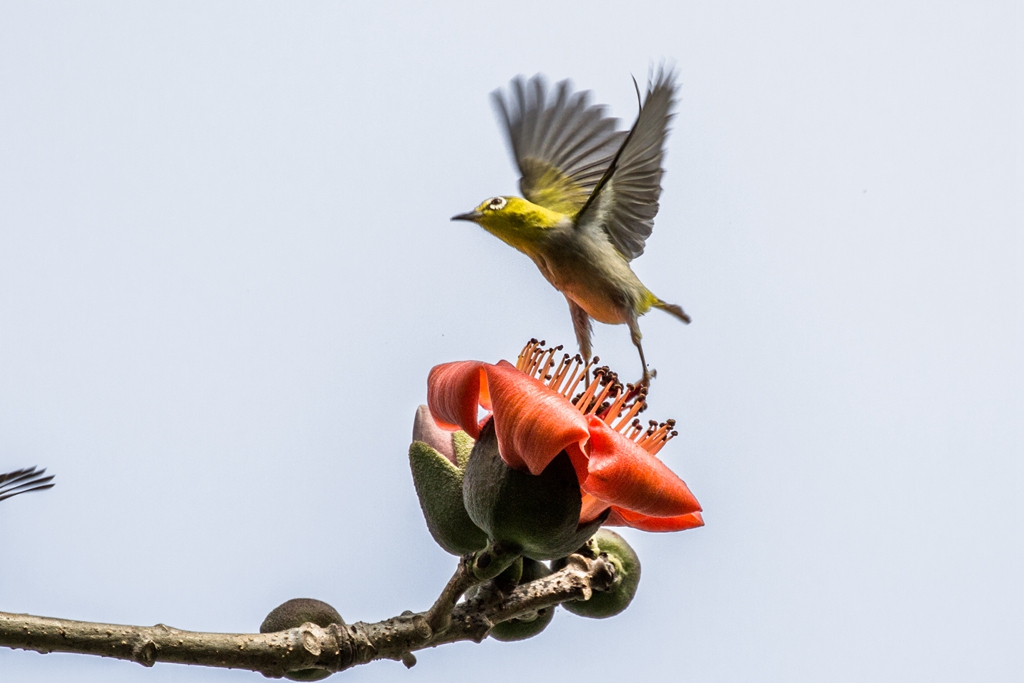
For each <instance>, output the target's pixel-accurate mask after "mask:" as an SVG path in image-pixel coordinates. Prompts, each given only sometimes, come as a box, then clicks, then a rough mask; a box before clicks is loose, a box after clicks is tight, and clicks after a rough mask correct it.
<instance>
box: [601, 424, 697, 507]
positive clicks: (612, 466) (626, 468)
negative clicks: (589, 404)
mask: <svg viewBox="0 0 1024 683" xmlns="http://www.w3.org/2000/svg"><path fill="white" fill-rule="evenodd" d="M589 424H590V444H589V446H590V448H589V450H590V463H589V465H588V470H589V475H588V476H587V479H586V481H584V482H582V487H583V490H584V491H586V492H587V493H590V494H593V495H595V496H597V497H598V498H600V499H601V500H605V501H607V502H609V503H611V504H612V505H615V506H618V507H621V508H624V509H626V510H631V511H633V512H639V513H641V514H644V515H650V516H652V517H677V516H679V515H685V514H688V513H691V512H698V511H699V510H700V503H698V502H697V499H696V498H694V497H693V494H692V493H690V489H689V488H687V486H686V483H685V482H684V481H683V480H682V479H680V478H679V477H678V476H676V474H675V473H674V472H673V471H672V470H670V469H669V468H668V467H666V466H665V464H664V463H662V462H661V461H660V460H658V459H657V458H656V457H654V456H653V455H651V454H650V453H648V452H647V451H645V450H644V449H642V448H640V447H639V446H637V445H636V444H635V443H634V442H633V441H631V440H629V439H627V438H626V437H624V436H622V435H621V434H619V433H618V432H616V431H615V430H614V429H612V428H611V427H609V426H608V425H606V424H605V423H604V422H603V421H602V420H601V419H600V418H597V417H594V416H593V415H591V416H590V420H589Z"/></svg>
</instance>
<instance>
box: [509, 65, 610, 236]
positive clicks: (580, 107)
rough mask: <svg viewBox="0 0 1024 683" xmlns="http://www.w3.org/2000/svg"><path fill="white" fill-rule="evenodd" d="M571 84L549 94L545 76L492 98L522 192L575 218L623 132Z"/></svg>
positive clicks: (517, 81)
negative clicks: (502, 126)
mask: <svg viewBox="0 0 1024 683" xmlns="http://www.w3.org/2000/svg"><path fill="white" fill-rule="evenodd" d="M571 90H572V85H571V84H570V83H569V81H561V82H559V83H558V84H556V85H555V87H554V88H553V89H549V88H548V86H547V83H546V81H545V79H544V77H543V76H541V75H540V74H537V75H536V76H534V77H533V78H531V79H530V80H528V81H527V80H525V79H524V78H523V77H522V76H517V77H516V78H514V79H512V82H511V83H510V84H509V87H508V90H507V91H506V92H503V91H501V90H495V91H494V92H493V93H491V98H492V100H493V101H494V105H495V108H496V109H497V110H498V114H499V116H500V117H501V120H502V122H503V123H504V124H505V130H506V133H507V135H508V142H509V146H510V147H511V149H512V156H513V157H514V158H515V161H516V165H517V166H518V167H519V173H520V175H521V176H522V177H521V178H520V180H519V189H520V190H521V191H522V193H523V196H524V197H526V198H527V199H529V200H530V201H531V202H533V203H535V204H539V205H541V206H543V207H545V208H548V209H551V210H552V211H558V212H559V213H564V214H567V215H569V216H575V215H576V213H577V212H578V211H579V210H580V208H581V207H582V206H583V205H584V204H585V203H586V201H587V198H588V197H589V196H590V195H591V193H592V192H593V190H594V188H595V187H596V186H597V184H598V182H599V181H600V180H601V178H602V177H603V176H604V173H605V171H606V170H607V168H608V164H609V163H610V162H611V159H612V156H613V155H614V154H615V152H616V150H617V149H619V147H620V146H621V144H622V140H623V138H624V137H625V135H626V133H625V131H616V130H615V124H616V123H617V119H614V118H612V117H609V116H605V108H604V107H602V106H599V105H593V104H590V92H589V91H586V90H584V91H581V92H575V93H574V92H571Z"/></svg>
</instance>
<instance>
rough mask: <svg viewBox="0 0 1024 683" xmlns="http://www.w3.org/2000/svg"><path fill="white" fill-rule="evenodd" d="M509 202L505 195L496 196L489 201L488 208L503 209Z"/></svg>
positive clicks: (493, 209) (492, 209)
mask: <svg viewBox="0 0 1024 683" xmlns="http://www.w3.org/2000/svg"><path fill="white" fill-rule="evenodd" d="M507 203H508V202H507V201H505V198H504V197H495V198H494V199H492V200H491V201H489V202H487V208H488V209H490V210H491V211H501V210H502V209H504V208H505V204H507Z"/></svg>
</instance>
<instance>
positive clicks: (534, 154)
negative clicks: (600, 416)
mask: <svg viewBox="0 0 1024 683" xmlns="http://www.w3.org/2000/svg"><path fill="white" fill-rule="evenodd" d="M634 84H635V81H634ZM571 88H572V86H571V85H570V83H569V81H561V82H560V83H558V84H557V85H556V86H555V87H554V88H553V89H551V90H549V89H548V87H547V84H546V82H545V80H544V78H543V76H541V75H539V74H538V75H536V76H534V77H533V78H531V79H530V80H529V81H525V80H524V79H523V77H522V76H519V77H516V78H515V79H513V80H512V82H511V83H510V85H509V90H508V93H507V94H505V93H503V92H501V91H500V90H496V91H494V92H493V93H492V94H491V97H492V98H493V100H494V103H495V105H496V108H497V110H498V113H499V114H500V116H501V119H502V121H503V122H504V124H505V127H506V129H507V132H508V141H509V146H510V147H511V149H512V156H513V157H514V158H515V162H516V165H517V166H518V167H519V172H520V174H521V176H522V177H521V178H520V180H519V188H520V190H521V191H522V193H523V197H525V199H523V198H521V197H493V198H491V199H488V200H486V201H484V202H483V203H482V204H480V206H478V207H477V208H476V209H475V210H473V211H470V212H469V213H463V214H459V215H457V216H453V217H452V220H453V221H454V220H464V221H473V222H474V223H477V224H479V225H480V226H481V227H483V228H484V229H485V230H487V232H489V233H491V234H492V235H494V236H495V237H497V238H498V239H500V240H502V241H503V242H505V243H506V244H508V245H510V246H512V247H515V248H516V249H518V250H519V251H521V252H523V253H524V254H526V255H527V256H529V257H530V258H531V259H532V260H533V262H534V263H536V264H537V267H538V268H539V269H540V272H541V273H542V274H543V275H544V277H545V278H547V281H548V282H550V283H551V284H552V285H553V286H554V287H555V289H557V290H558V291H560V292H561V293H562V294H564V295H565V298H566V301H568V302H569V312H570V313H571V314H572V323H573V328H574V329H575V331H576V340H577V342H578V343H579V347H580V353H581V354H582V355H583V357H584V359H585V360H589V359H590V335H591V332H592V327H591V318H593V319H594V320H597V321H598V322H602V323H606V324H609V325H622V324H625V325H628V326H629V331H630V335H631V336H632V339H633V343H634V344H635V345H636V348H637V350H638V351H639V352H640V363H641V364H642V365H643V376H642V378H641V379H640V383H641V384H645V385H646V384H648V383H650V380H651V377H653V376H654V372H653V371H651V370H648V368H647V362H646V361H645V360H644V349H643V346H642V345H641V343H640V340H641V334H640V327H639V325H638V323H637V318H639V317H640V316H641V315H643V314H644V313H646V312H647V311H649V310H651V308H659V309H661V310H663V311H667V312H668V313H671V314H672V315H674V316H676V317H677V318H679V319H680V320H682V321H683V322H684V323H689V322H690V317H689V316H688V315H686V313H685V312H684V311H683V309H682V308H680V307H679V306H676V305H674V304H669V303H666V302H664V301H662V300H661V299H659V298H658V297H657V296H655V295H654V294H653V293H652V292H651V291H650V290H649V289H647V287H645V286H644V285H643V283H642V282H640V279H639V278H638V277H637V276H636V274H635V273H634V272H633V269H632V268H630V266H629V263H630V261H632V260H633V259H634V258H636V257H637V256H639V255H640V254H642V253H643V251H644V242H645V240H646V239H647V238H648V237H649V236H650V234H651V230H652V228H653V227H654V216H655V215H656V214H657V213H658V197H659V196H660V195H661V176H662V173H663V172H664V169H662V167H661V160H662V156H663V154H664V152H663V146H664V143H665V135H666V133H667V132H668V122H669V119H671V117H672V114H671V113H670V112H671V109H672V105H673V104H674V102H675V94H676V84H675V75H674V73H673V72H672V71H667V70H666V69H664V68H661V69H659V72H658V74H657V75H656V76H655V77H653V78H652V81H651V82H649V83H648V88H647V97H646V98H645V99H644V101H643V103H642V104H641V106H640V113H639V115H638V116H637V119H636V122H635V123H634V124H633V127H632V128H631V129H630V130H629V131H628V132H627V131H616V130H615V128H616V123H617V120H616V119H614V118H611V117H608V116H606V115H605V108H604V107H602V106H599V105H592V104H590V93H589V92H588V91H582V92H576V93H573V92H571ZM639 95H640V89H639V86H637V97H638V98H639Z"/></svg>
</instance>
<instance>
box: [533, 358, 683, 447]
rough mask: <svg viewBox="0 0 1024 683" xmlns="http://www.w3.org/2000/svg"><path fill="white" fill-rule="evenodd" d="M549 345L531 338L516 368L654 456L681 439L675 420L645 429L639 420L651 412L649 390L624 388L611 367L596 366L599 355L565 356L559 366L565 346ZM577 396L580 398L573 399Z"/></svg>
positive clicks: (628, 385) (652, 421) (628, 386)
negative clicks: (586, 358) (641, 415)
mask: <svg viewBox="0 0 1024 683" xmlns="http://www.w3.org/2000/svg"><path fill="white" fill-rule="evenodd" d="M545 343H546V342H544V341H543V340H541V341H538V340H536V339H531V340H530V341H529V342H528V343H527V344H526V346H525V347H523V350H522V351H521V352H520V353H519V357H518V358H517V359H516V368H517V369H518V370H520V371H521V372H523V373H525V374H527V375H529V376H530V377H533V378H534V379H536V380H539V381H541V382H543V383H544V384H545V385H546V386H547V387H548V388H549V389H551V390H552V391H555V392H557V393H559V394H561V395H562V396H565V397H566V398H568V399H569V400H570V401H571V403H572V404H573V405H574V406H576V409H577V410H579V411H580V412H581V413H582V414H583V415H596V416H597V417H598V418H600V419H601V420H603V421H604V422H605V424H607V425H608V426H610V427H611V428H612V429H614V430H615V431H617V432H619V433H620V434H622V435H623V436H624V437H626V438H627V439H629V440H630V441H633V442H634V443H636V445H638V446H640V447H641V448H643V449H644V450H645V451H647V452H648V453H650V454H651V455H655V454H657V453H658V451H660V450H661V449H662V448H664V446H665V444H666V443H668V442H669V441H670V440H672V438H673V437H675V436H678V434H679V432H677V431H675V425H676V421H675V420H666V421H665V422H661V423H659V422H657V421H655V420H651V421H650V422H649V423H648V426H647V428H646V429H645V428H644V427H643V424H642V423H641V422H640V420H639V419H637V415H639V414H640V413H642V412H643V411H645V410H646V409H647V387H645V386H642V385H633V384H627V385H625V386H623V384H622V383H621V382H620V381H619V377H618V375H616V374H615V373H614V372H612V370H611V368H609V367H608V366H606V365H605V366H601V367H595V366H596V365H597V363H598V362H599V361H600V360H601V359H600V358H598V357H597V356H594V357H593V358H592V359H591V360H589V361H587V362H586V363H584V361H583V358H582V357H581V356H580V355H579V354H576V355H575V356H569V354H568V353H565V354H562V359H561V361H560V362H558V363H557V367H556V363H555V354H556V353H558V352H559V351H561V350H562V348H563V347H562V346H554V347H551V348H545V347H544V345H545ZM591 371H593V378H591ZM582 383H585V386H584V387H583V390H582V391H581V392H580V393H578V394H576V392H577V390H578V389H579V388H580V385H581V384H582ZM573 394H576V397H575V398H570V397H571V396H573Z"/></svg>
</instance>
